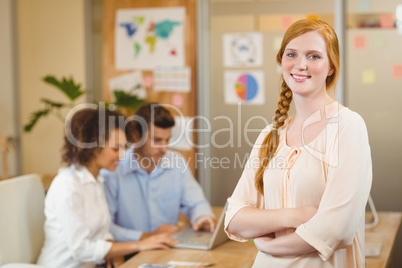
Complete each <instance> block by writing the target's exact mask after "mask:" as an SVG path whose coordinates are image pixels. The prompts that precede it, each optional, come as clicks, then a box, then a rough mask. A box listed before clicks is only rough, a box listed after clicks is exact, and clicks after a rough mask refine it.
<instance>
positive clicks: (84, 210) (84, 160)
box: [38, 109, 174, 268]
mask: <svg viewBox="0 0 402 268" xmlns="http://www.w3.org/2000/svg"><path fill="white" fill-rule="evenodd" d="M119 117H120V119H123V117H122V116H121V115H119V114H117V113H115V112H113V111H110V110H99V109H96V110H94V109H83V110H80V111H78V112H76V113H75V114H74V116H73V117H72V120H71V125H70V128H69V130H71V131H70V133H66V136H65V137H64V148H63V149H64V153H63V161H64V162H66V163H67V164H68V165H69V167H67V168H65V169H63V170H61V171H60V172H59V173H58V175H57V176H56V177H55V178H54V180H53V182H52V184H51V186H50V188H49V191H48V193H47V195H46V200H45V216H46V221H45V244H44V246H43V248H42V251H41V254H40V257H39V260H38V264H40V265H43V266H46V267H49V268H52V267H60V268H68V267H95V266H96V264H103V263H104V261H105V260H107V259H109V258H114V257H117V256H123V255H126V254H130V253H133V252H136V251H140V250H145V249H151V248H167V246H166V245H164V244H163V243H167V244H172V243H174V240H173V239H171V238H170V237H168V236H167V235H166V234H162V235H158V236H153V237H150V238H149V239H146V240H142V241H139V242H125V243H115V242H114V241H113V237H112V235H111V234H110V233H109V226H110V215H109V211H108V208H107V203H106V200H105V196H104V191H103V178H102V177H101V176H100V175H99V170H100V169H102V168H105V169H108V170H115V169H116V167H117V165H118V163H119V157H122V156H123V150H124V145H125V142H126V138H125V133H124V124H123V123H124V120H120V121H119Z"/></svg>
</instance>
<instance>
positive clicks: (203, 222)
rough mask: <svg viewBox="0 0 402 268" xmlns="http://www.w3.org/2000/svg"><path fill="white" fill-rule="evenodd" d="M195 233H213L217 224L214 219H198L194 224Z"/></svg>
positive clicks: (204, 217)
mask: <svg viewBox="0 0 402 268" xmlns="http://www.w3.org/2000/svg"><path fill="white" fill-rule="evenodd" d="M193 229H194V231H208V230H209V231H210V232H211V233H213V232H214V230H215V222H214V219H213V218H212V217H211V216H209V215H206V216H202V217H199V218H198V219H197V221H196V222H195V223H194V224H193Z"/></svg>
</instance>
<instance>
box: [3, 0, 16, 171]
mask: <svg viewBox="0 0 402 268" xmlns="http://www.w3.org/2000/svg"><path fill="white" fill-rule="evenodd" d="M12 10H13V6H12V0H0V36H1V37H2V40H1V47H0V81H1V86H0V96H1V97H0V133H1V134H2V135H3V136H4V137H12V138H17V136H18V133H17V125H16V121H17V120H16V119H17V115H16V114H15V110H16V107H15V106H16V94H15V86H16V85H15V80H14V74H15V69H14V67H15V63H14V52H15V47H14V43H13V41H14V38H13V37H14V33H13V29H14V27H13V20H14V17H13V12H12ZM15 141H16V140H15ZM15 141H14V143H15ZM15 145H16V144H15ZM0 152H2V150H1V149H0ZM7 159H8V162H9V175H10V176H13V175H15V174H17V170H18V168H17V166H18V165H17V148H16V149H15V150H13V151H10V153H9V154H8V157H7ZM2 161H3V159H2V155H1V154H0V163H3V162H2ZM3 176H4V170H3V165H2V164H0V177H3Z"/></svg>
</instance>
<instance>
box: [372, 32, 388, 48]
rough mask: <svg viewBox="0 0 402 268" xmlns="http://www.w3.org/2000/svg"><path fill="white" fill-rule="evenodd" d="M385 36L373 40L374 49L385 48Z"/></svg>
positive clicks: (378, 36)
mask: <svg viewBox="0 0 402 268" xmlns="http://www.w3.org/2000/svg"><path fill="white" fill-rule="evenodd" d="M385 43H386V41H385V36H384V35H376V36H374V38H373V45H374V47H376V48H384V47H385Z"/></svg>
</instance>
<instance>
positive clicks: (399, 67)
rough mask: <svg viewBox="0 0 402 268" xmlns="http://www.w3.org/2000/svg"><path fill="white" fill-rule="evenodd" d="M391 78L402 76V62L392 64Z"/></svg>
mask: <svg viewBox="0 0 402 268" xmlns="http://www.w3.org/2000/svg"><path fill="white" fill-rule="evenodd" d="M392 78H395V79H401V78H402V64H395V65H393V66H392Z"/></svg>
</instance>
